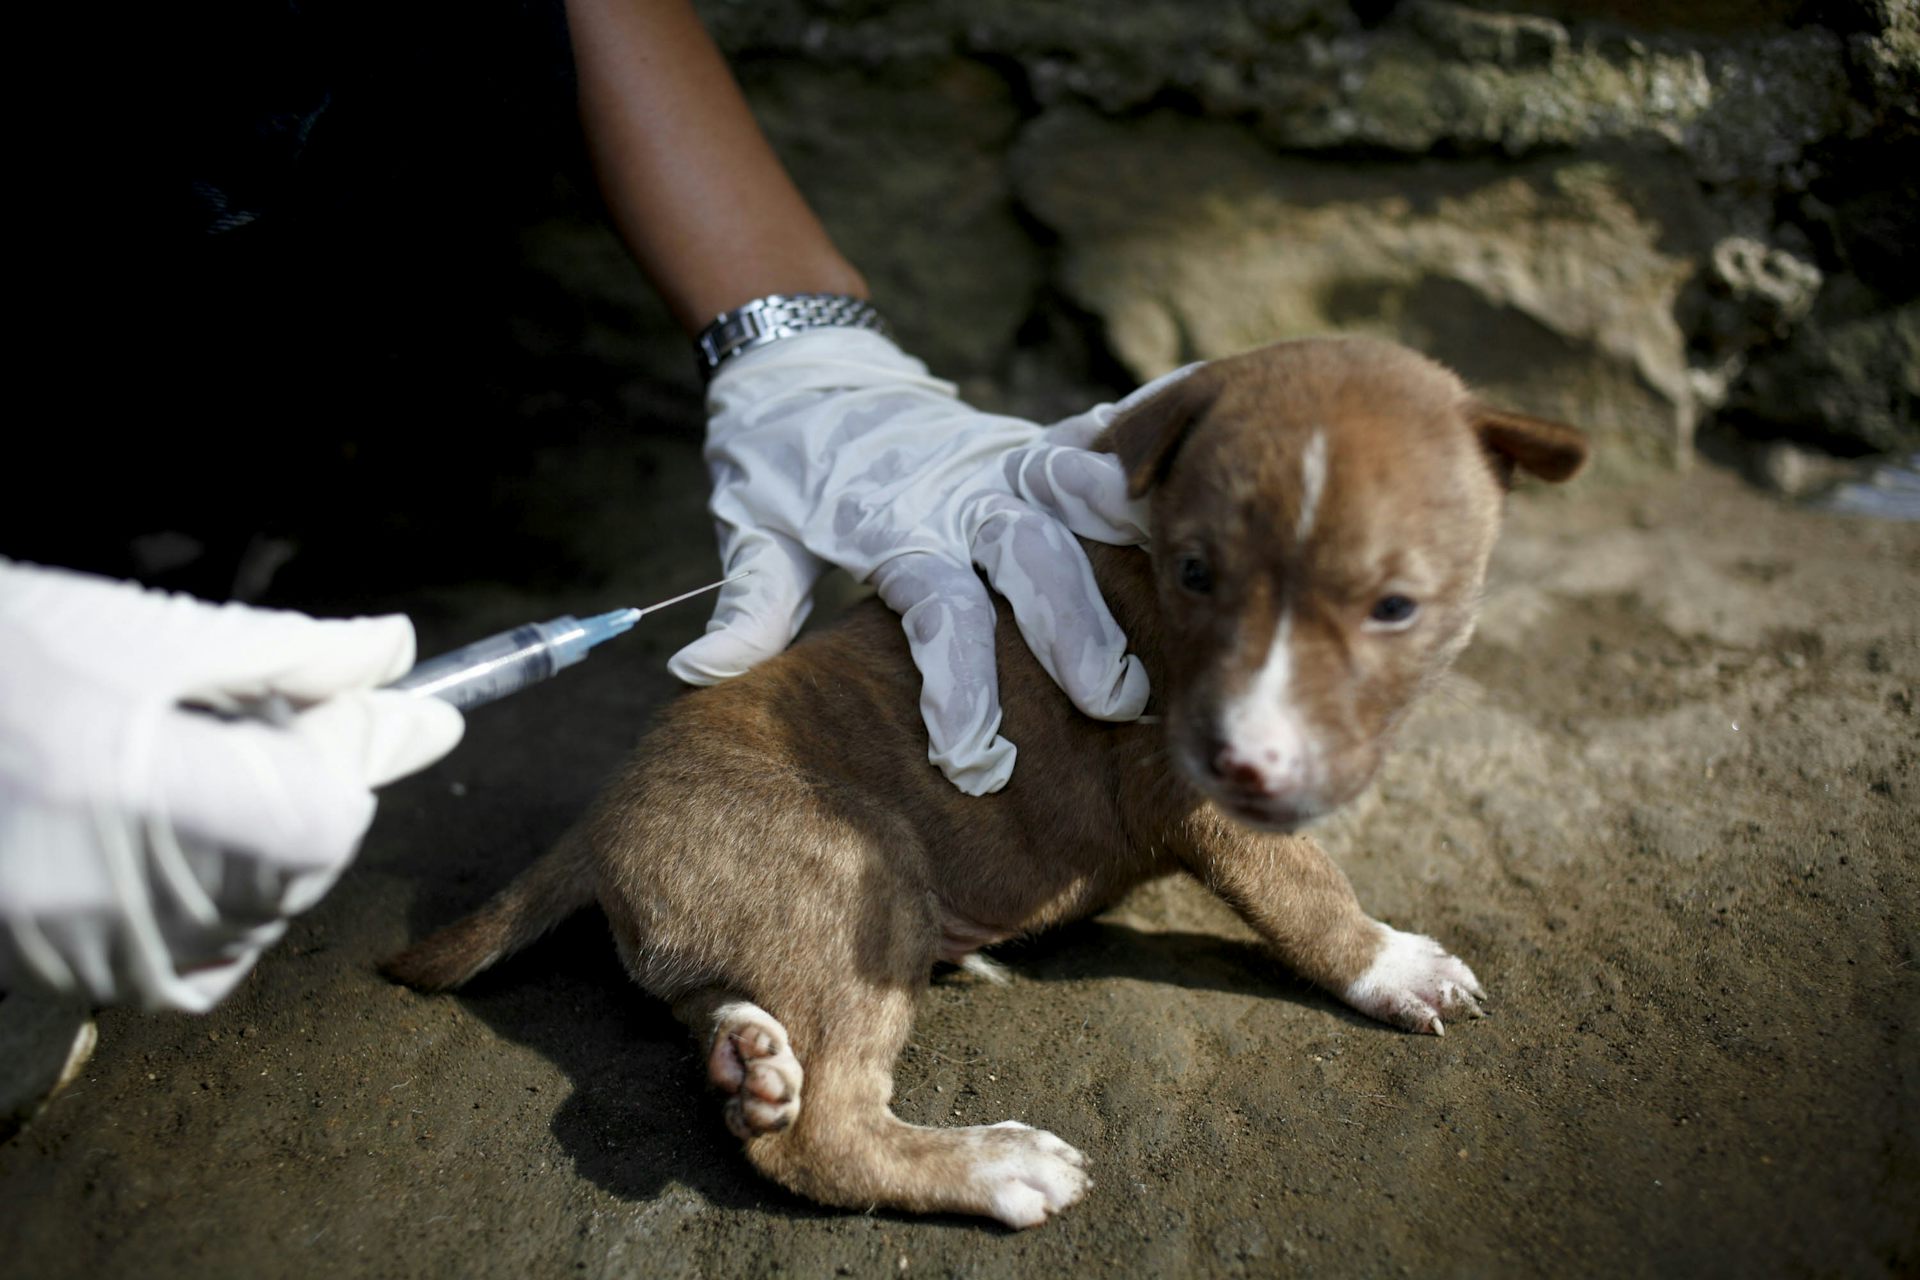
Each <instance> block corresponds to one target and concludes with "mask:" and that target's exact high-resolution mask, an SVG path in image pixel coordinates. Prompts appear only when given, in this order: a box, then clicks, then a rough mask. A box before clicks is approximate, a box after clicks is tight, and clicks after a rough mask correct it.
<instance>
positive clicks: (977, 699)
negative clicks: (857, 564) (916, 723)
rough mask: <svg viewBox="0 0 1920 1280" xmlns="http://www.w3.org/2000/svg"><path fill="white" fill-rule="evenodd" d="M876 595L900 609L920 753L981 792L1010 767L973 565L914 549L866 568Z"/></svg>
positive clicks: (988, 604) (986, 605) (988, 626)
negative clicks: (916, 701)
mask: <svg viewBox="0 0 1920 1280" xmlns="http://www.w3.org/2000/svg"><path fill="white" fill-rule="evenodd" d="M873 584H874V587H875V588H876V589H877V590H878V591H879V593H880V598H881V599H882V600H884V601H886V603H887V605H888V606H889V607H890V608H892V609H893V610H894V612H896V613H898V614H899V615H900V623H901V626H903V627H904V628H905V629H906V633H907V645H908V648H909V649H910V650H911V651H912V653H913V661H914V665H915V666H916V667H918V668H919V669H920V715H921V718H922V719H923V720H924V721H925V722H926V726H927V739H928V750H927V759H928V760H929V761H930V762H931V763H933V764H934V765H936V766H937V767H938V768H939V770H940V772H942V773H943V774H945V775H946V776H947V780H948V781H950V782H952V783H953V785H954V786H956V787H958V788H959V789H960V790H962V791H964V792H966V793H967V794H968V795H976V796H978V795H986V794H987V793H989V792H992V791H998V790H1000V788H1002V787H1004V786H1006V785H1007V779H1008V778H1010V777H1011V776H1012V775H1013V765H1014V757H1015V755H1016V751H1015V749H1014V745H1013V744H1012V743H1011V742H1008V741H1007V740H1006V739H1005V738H1003V737H1001V736H1000V686H999V675H998V672H997V670H996V665H995V660H994V652H993V628H994V614H993V600H992V598H991V597H990V596H989V595H988V594H987V589H986V588H985V587H984V586H982V585H981V583H980V579H979V577H978V575H976V574H975V573H974V571H973V568H972V566H970V565H963V564H955V563H953V562H951V561H948V560H943V559H941V558H939V557H938V556H934V555H929V554H926V553H922V552H916V553H913V554H909V555H903V556H897V557H895V558H894V559H892V560H889V561H887V562H886V563H885V564H882V565H881V566H880V567H879V568H878V569H877V570H875V571H874V574H873Z"/></svg>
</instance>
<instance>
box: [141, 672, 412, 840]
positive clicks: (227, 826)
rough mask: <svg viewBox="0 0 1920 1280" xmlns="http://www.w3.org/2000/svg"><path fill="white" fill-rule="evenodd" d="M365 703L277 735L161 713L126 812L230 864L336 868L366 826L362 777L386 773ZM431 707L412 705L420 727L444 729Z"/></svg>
mask: <svg viewBox="0 0 1920 1280" xmlns="http://www.w3.org/2000/svg"><path fill="white" fill-rule="evenodd" d="M367 696H368V695H366V694H360V695H342V699H341V700H336V701H343V700H345V699H353V700H354V701H353V702H349V703H345V704H344V705H343V707H342V708H341V709H338V710H336V709H334V704H333V703H328V704H325V705H323V706H322V707H318V708H315V709H314V710H312V711H309V712H306V713H304V714H302V715H301V716H299V717H296V719H295V720H294V722H293V724H292V725H291V726H290V727H288V728H284V729H283V728H276V727H274V726H271V725H266V724H261V723H257V722H253V721H233V722H223V721H220V720H216V719H214V718H212V717H211V716H205V715H198V714H194V713H191V712H186V711H179V710H169V711H167V712H166V713H164V716H163V719H162V722H161V724H160V725H159V726H158V728H157V729H156V731H155V735H154V746H155V750H154V753H153V759H152V761H151V764H150V766H149V769H150V774H151V777H150V780H148V781H147V783H146V786H145V788H143V790H144V791H145V794H140V795H138V796H134V795H129V796H128V800H129V802H130V806H131V807H133V808H135V809H137V810H138V811H140V812H143V813H147V814H150V815H153V816H155V817H158V818H161V819H163V820H165V821H167V822H169V823H170V824H171V825H172V826H173V828H174V829H175V830H176V831H177V832H178V833H179V835H180V838H181V839H182V840H183V841H192V842H196V843H202V844H206V845H210V846H212V847H214V848H217V849H221V850H224V851H227V852H229V853H230V854H231V855H232V856H235V857H240V858H250V859H254V860H258V861H262V862H267V863H273V864H276V865H278V866H281V867H285V868H287V869H289V870H310V869H317V868H321V867H331V866H335V865H337V864H340V863H344V862H345V861H346V860H347V859H348V858H350V857H351V856H352V855H353V851H354V850H355V848H357V847H358V845H359V843H360V837H361V836H362V835H363V834H364V833H365V832H366V829H367V825H368V824H369V823H370V822H372V820H373V808H374V801H373V793H372V790H371V787H370V784H369V781H368V779H367V771H368V770H369V769H373V770H378V769H380V768H382V766H384V765H385V764H386V762H387V756H388V752H389V747H390V744H389V743H388V741H387V739H386V735H385V734H384V733H382V732H381V731H380V730H378V729H376V728H374V727H373V726H372V725H370V724H369V723H367V720H368V719H369V718H370V716H371V714H372V713H371V712H370V711H369V709H368V708H367V707H366V705H365V703H364V701H362V700H363V699H365V698H366V697H367ZM383 696H384V697H391V698H404V697H405V695H400V694H389V695H383ZM433 701H434V700H432V699H421V700H420V702H419V704H418V705H419V707H420V708H421V711H420V714H421V716H422V717H423V718H424V719H425V720H426V722H427V723H428V725H429V726H430V725H431V723H432V722H433V721H442V722H444V716H443V715H442V713H441V712H438V711H435V710H433V709H432V706H431V704H432V703H433ZM323 711H327V712H329V713H330V714H327V715H321V714H320V713H321V712H323ZM316 716H317V717H318V718H317V719H315V718H314V717H316ZM427 732H428V733H431V728H430V727H429V729H428V730H427ZM405 733H406V731H404V730H403V731H401V732H400V734H398V735H397V736H405ZM356 749H358V751H359V754H360V756H361V758H360V759H359V760H355V759H353V758H352V757H353V756H354V754H355V751H356ZM134 789H135V788H132V787H130V788H129V790H130V791H131V790H134Z"/></svg>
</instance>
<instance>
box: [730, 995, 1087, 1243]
mask: <svg viewBox="0 0 1920 1280" xmlns="http://www.w3.org/2000/svg"><path fill="white" fill-rule="evenodd" d="M912 1011H913V994H912V992H911V990H910V989H909V988H908V987H907V986H906V985H905V984H903V985H901V986H898V987H891V988H875V987H871V986H865V987H861V986H855V987H853V988H852V989H850V990H849V989H845V988H842V989H839V990H836V991H835V992H833V993H832V995H831V999H830V1001H828V1002H824V1003H823V1004H816V1005H813V1006H812V1007H810V1008H807V1009H805V1010H803V1011H793V1012H790V1013H789V1015H788V1020H787V1025H788V1028H790V1030H791V1032H792V1035H793V1039H794V1042H795V1043H796V1044H797V1045H798V1046H799V1050H800V1056H801V1058H802V1059H803V1060H804V1062H805V1064H806V1087H807V1095H806V1105H805V1106H804V1107H801V1108H800V1109H799V1112H798V1114H797V1115H796V1116H795V1117H794V1118H793V1120H792V1122H791V1123H790V1124H789V1125H788V1126H787V1127H785V1128H783V1129H781V1130H778V1131H776V1132H766V1133H760V1134H757V1135H755V1136H752V1137H749V1138H748V1139H747V1144H746V1148H747V1157H748V1159H750V1160H751V1161H752V1162H753V1164H754V1165H755V1167H757V1168H758V1169H759V1170H760V1171H761V1172H762V1173H764V1174H766V1175H767V1176H768V1177H770V1178H773V1179H774V1180H775V1181H777V1182H779V1183H781V1184H782V1185H784V1186H787V1187H790V1188H792V1189H793V1190H795V1191H798V1192H799V1193H801V1194H802V1195H806V1196H810V1197H812V1198H813V1199H815V1200H819V1201H822V1202H824V1203H827V1204H835V1205H843V1206H845V1207H848V1208H854V1209H871V1208H878V1207H886V1208H893V1209H906V1210H911V1211H914V1212H920V1213H972V1214H980V1215H983V1216H985V1217H990V1218H996V1219H998V1220H999V1221H1001V1222H1003V1223H1005V1224H1006V1225H1007V1226H1010V1227H1033V1226H1038V1225H1039V1224H1041V1223H1042V1222H1045V1221H1046V1220H1047V1219H1048V1218H1050V1217H1052V1216H1053V1215H1054V1214H1056V1213H1058V1212H1060V1211H1061V1210H1062V1209H1065V1208H1066V1207H1067V1206H1068V1205H1071V1204H1073V1203H1074V1202H1075V1201H1077V1200H1079V1199H1080V1197H1081V1196H1082V1195H1084V1194H1085V1193H1086V1189H1087V1186H1088V1181H1087V1175H1086V1173H1085V1170H1084V1166H1085V1164H1086V1160H1085V1158H1084V1157H1083V1156H1082V1155H1081V1154H1080V1153H1079V1152H1078V1151H1076V1150H1074V1149H1073V1148H1072V1147H1071V1146H1069V1145H1067V1143H1065V1142H1063V1141H1062V1140H1061V1139H1059V1138H1057V1137H1055V1136H1054V1135H1053V1134H1051V1133H1048V1132H1046V1131H1045V1130H1041V1129H1033V1128H1029V1127H1028V1126H1026V1125H1024V1124H1019V1123H1017V1122H1015V1121H1011V1120H1009V1121H1005V1122H1003V1123H1001V1124H996V1125H978V1126H973V1127H969V1128H958V1129H935V1128H926V1127H923V1126H920V1125H911V1124H907V1123H905V1122H904V1121H902V1120H899V1119H898V1118H896V1117H895V1116H894V1114H893V1112H892V1111H891V1110H890V1109H889V1107H888V1103H889V1102H890V1101H891V1099H892V1094H893V1064H894V1059H895V1058H896V1057H897V1056H898V1055H899V1052H900V1048H901V1046H902V1045H903V1044H904V1043H905V1041H906V1036H907V1030H908V1027H909V1025H910V1023H911V1019H912ZM729 1123H731V1120H730V1121H729Z"/></svg>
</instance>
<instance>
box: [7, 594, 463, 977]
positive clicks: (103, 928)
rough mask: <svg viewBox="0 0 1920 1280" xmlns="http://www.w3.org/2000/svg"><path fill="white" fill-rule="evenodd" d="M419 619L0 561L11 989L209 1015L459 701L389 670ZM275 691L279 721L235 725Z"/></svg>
mask: <svg viewBox="0 0 1920 1280" xmlns="http://www.w3.org/2000/svg"><path fill="white" fill-rule="evenodd" d="M413 652H414V641H413V626H412V624H411V623H410V622H408V621H407V619H406V618H404V617H399V616H394V617H384V618H360V619H354V620H352V621H320V620H316V619H314V618H309V617H307V616H305V615H303V614H298V613H287V612H279V611H269V610H261V609H249V608H246V607H244V606H241V605H226V606H216V605H210V604H205V603H203V602H201V601H198V600H194V599H190V598H188V597H186V596H178V595H168V594H165V593H163V592H158V591H144V590H142V589H140V588H138V587H136V586H133V585H130V584H127V583H119V582H112V581H109V580H107V579H104V578H95V577H90V576H86V575H82V574H75V573H67V572H63V571H60V570H53V569H41V568H35V567H31V566H27V565H20V564H13V563H10V562H7V561H4V560H0V989H5V988H10V987H21V986H28V985H33V986H41V987H49V988H53V989H56V990H61V991H68V992H74V993H79V994H84V995H88V996H91V998H93V999H94V1000H97V1001H102V1002H127V1001H135V1002H139V1003H141V1004H144V1005H145V1006H147V1007H148V1008H172V1009H186V1010H193V1011H200V1010H204V1009H207V1008H210V1007H212V1005H213V1004H214V1003H215V1002H216V1001H217V1000H219V999H220V998H221V997H222V996H224V995H225V994H226V993H227V992H228V991H229V990H231V989H232V988H233V986H234V985H235V984H236V983H237V982H239V980H240V979H241V977H243V976H244V975H245V974H246V972H247V970H248V969H250V968H251V967H252V965H253V963H254V961H255V960H256V959H257V958H258V957H259V955H260V953H261V952H262V951H263V950H264V949H265V948H266V947H267V946H268V945H270V944H271V943H272V942H274V941H275V940H276V939H277V938H279V936H280V935H281V934H282V933H283V932H284V931H285V929H286V923H285V917H287V916H289V915H292V914H294V913H296V912H299V911H303V910H305V909H306V908H308V907H310V906H312V905H313V903H314V902H316V901H318V900H319V898H320V896H321V895H322V894H324V893H325V892H326V891H327V889H328V888H330V887H331V886H332V884H333V882H334V880H336V879H337V878H338V877H339V875H340V873H341V871H342V870H344V869H345V867H346V864H347V862H348V861H349V860H350V859H351V858H352V856H353V853H354V850H355V848H356V847H357V846H358V845H359V842H360V837H361V835H362V834H363V833H364V832H365V831H366V829H367V824H368V823H369V822H371V821H372V820H373V807H374V799H373V788H375V787H378V786H380V785H382V784H384V783H386V782H390V781H392V780H393V779H395V778H398V777H401V776H403V775H405V774H408V773H411V772H413V771H414V770H416V769H420V768H423V767H424V766H426V765H427V764H430V763H431V762H433V761H434V760H437V759H439V758H440V757H441V756H442V755H444V754H446V753H447V752H448V751H449V750H451V749H452V748H453V746H454V744H455V743H457V742H458V741H459V740H460V734H461V731H462V729H463V727H464V724H463V721H462V720H461V718H460V713H459V712H457V711H455V710H454V709H453V708H452V707H450V706H447V705H446V704H444V703H442V702H440V701H438V700H437V699H432V698H419V699H416V698H413V697H409V696H407V695H405V694H401V693H390V692H380V691H377V690H375V689H374V686H375V685H379V684H383V683H385V682H386V681H388V680H391V679H393V678H394V677H396V676H398V675H400V674H401V673H403V672H405V671H406V670H407V669H408V668H409V667H411V666H412V664H413ZM270 694H279V695H283V696H284V697H285V698H287V699H288V700H290V701H291V702H292V703H293V704H294V705H295V706H296V707H303V708H305V709H304V710H300V711H299V712H298V714H296V715H294V716H293V717H292V719H291V721H290V723H288V724H286V725H285V726H283V727H275V726H272V725H268V724H264V723H260V722H258V721H254V720H239V719H234V720H222V719H219V718H216V717H215V716H213V715H209V714H206V713H204V712H200V711H191V710H186V709H183V707H182V706H181V704H182V703H183V702H190V703H193V704H196V705H202V706H206V707H209V708H214V709H217V710H222V711H229V712H230V711H234V710H238V709H240V708H241V707H243V706H244V705H246V704H247V703H248V702H250V701H252V700H256V699H262V698H265V697H266V696H268V695H270Z"/></svg>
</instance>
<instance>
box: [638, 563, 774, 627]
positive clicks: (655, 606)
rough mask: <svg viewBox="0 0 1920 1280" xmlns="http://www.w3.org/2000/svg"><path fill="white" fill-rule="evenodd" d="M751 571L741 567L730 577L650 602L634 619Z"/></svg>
mask: <svg viewBox="0 0 1920 1280" xmlns="http://www.w3.org/2000/svg"><path fill="white" fill-rule="evenodd" d="M752 572H753V570H751V569H742V570H741V571H740V572H738V573H736V574H733V575H731V576H730V577H725V578H722V579H720V581H718V582H709V583H708V584H707V585H706V586H704V587H695V588H694V589H693V590H691V591H689V592H687V593H685V594H684V595H677V596H675V597H674V598H673V599H671V600H662V601H660V602H659V603H658V604H650V605H648V606H646V607H645V608H644V609H641V610H639V611H638V612H637V613H635V614H634V621H635V622H638V621H639V620H640V619H641V618H644V617H646V616H647V615H648V614H650V613H652V612H653V611H654V610H655V609H664V608H666V607H667V606H668V605H670V604H679V603H680V602H681V601H682V600H691V599H693V598H694V597H695V596H702V595H705V594H706V593H707V592H709V591H717V590H719V589H720V588H721V587H724V586H726V585H727V584H728V583H729V582H738V581H739V580H740V579H741V578H744V577H746V576H747V575H748V574H750V573H752Z"/></svg>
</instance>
